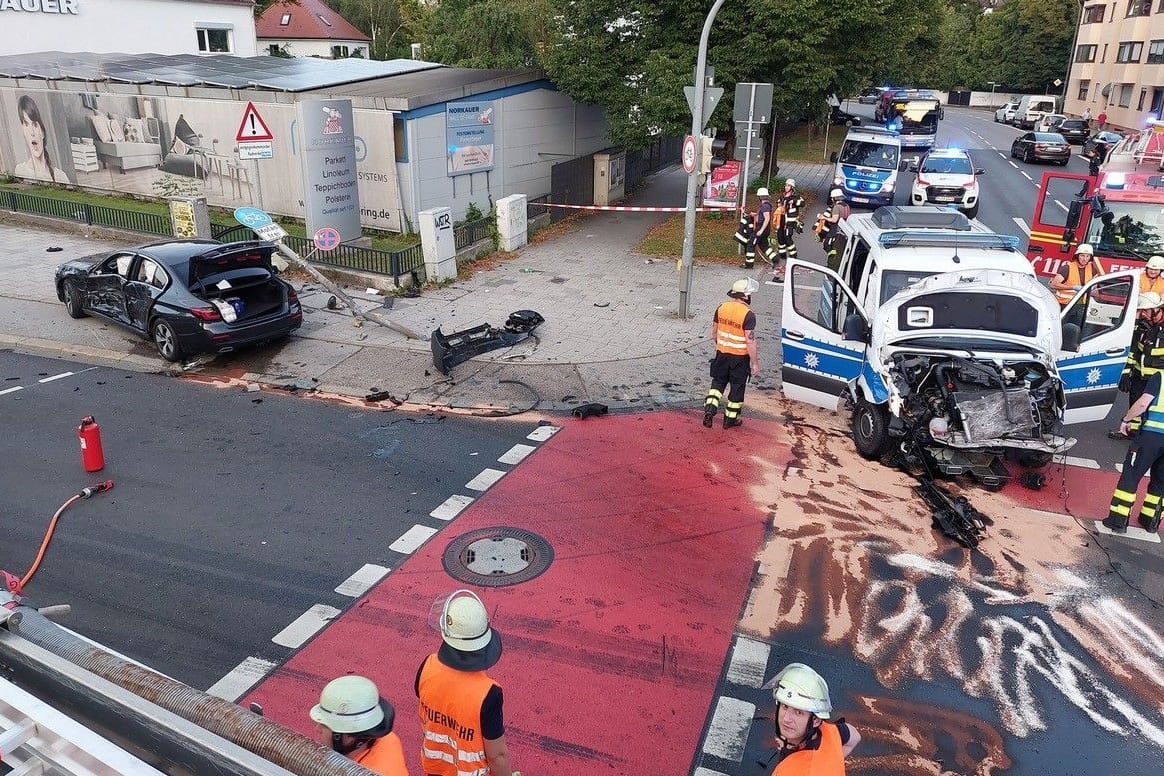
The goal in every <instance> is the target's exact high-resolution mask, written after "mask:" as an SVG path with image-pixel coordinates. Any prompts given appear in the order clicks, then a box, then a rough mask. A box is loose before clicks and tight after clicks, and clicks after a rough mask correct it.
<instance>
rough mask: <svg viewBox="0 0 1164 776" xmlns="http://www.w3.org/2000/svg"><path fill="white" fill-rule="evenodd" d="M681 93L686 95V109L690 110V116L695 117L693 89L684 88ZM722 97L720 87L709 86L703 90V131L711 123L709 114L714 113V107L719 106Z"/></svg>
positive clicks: (689, 87) (691, 87) (721, 88)
mask: <svg viewBox="0 0 1164 776" xmlns="http://www.w3.org/2000/svg"><path fill="white" fill-rule="evenodd" d="M683 93H684V94H685V95H687V107H688V108H691V115H693V116H694V115H695V87H694V86H684V87H683ZM720 97H723V87H722V86H709V87H707V88H706V89H704V90H703V126H702V127H700V129H703V128H705V127H706V126H707V123H708V122H709V121H711V114H712V113H715V106H716V105H719V98H720Z"/></svg>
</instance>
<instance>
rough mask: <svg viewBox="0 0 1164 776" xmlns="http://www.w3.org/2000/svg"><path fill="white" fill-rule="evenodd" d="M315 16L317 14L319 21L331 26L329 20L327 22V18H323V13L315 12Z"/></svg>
mask: <svg viewBox="0 0 1164 776" xmlns="http://www.w3.org/2000/svg"><path fill="white" fill-rule="evenodd" d="M316 16H318V17H319V20H320V21H321V22H323V23H324V24H326V25H327V26H328V27H330V26H331V22H329V21H328V20H327V19H325V18H323V14H318V13H317V14H316Z"/></svg>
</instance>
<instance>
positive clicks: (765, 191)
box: [756, 186, 768, 198]
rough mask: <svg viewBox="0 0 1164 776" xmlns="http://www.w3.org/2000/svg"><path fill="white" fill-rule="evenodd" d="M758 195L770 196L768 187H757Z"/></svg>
mask: <svg viewBox="0 0 1164 776" xmlns="http://www.w3.org/2000/svg"><path fill="white" fill-rule="evenodd" d="M756 196H757V197H761V198H763V197H766V196H768V189H766V188H764V187H763V186H761V187H760V188H758V189H756Z"/></svg>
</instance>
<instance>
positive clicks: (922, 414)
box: [782, 260, 1138, 484]
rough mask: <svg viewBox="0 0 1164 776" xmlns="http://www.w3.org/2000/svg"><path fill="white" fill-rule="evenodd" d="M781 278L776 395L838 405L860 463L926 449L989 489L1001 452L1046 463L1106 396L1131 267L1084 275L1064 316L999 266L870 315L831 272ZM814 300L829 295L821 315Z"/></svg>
mask: <svg viewBox="0 0 1164 776" xmlns="http://www.w3.org/2000/svg"><path fill="white" fill-rule="evenodd" d="M788 272H789V276H788V280H787V281H786V289H785V305H784V309H783V318H782V325H783V327H784V332H783V333H782V348H783V351H784V361H785V364H784V371H783V375H784V392H785V395H787V396H789V397H790V398H796V399H800V400H803V401H809V402H811V403H813V404H816V405H818V406H821V407H827V408H830V409H836V408H837V406H838V398H843V399H844V401H846V402H847V403H848V404H849V405H850V406H851V407H852V417H851V424H852V433H853V440H854V443H855V446H856V448H857V450H858V452H859V453H861V454H862V455H863V456H865V457H867V458H880V457H881V456H882V455H884V454H885V453H887V452H890V451H891V450H892V449H893V448H894V447H899V448H900V449H902V450H903V451H907V452H908V451H921V452H922V453H923V454H924V456H925V458H926V461H927V463H928V464H929V465H932V466H934V467H935V468H936V469H937V470H938V471H941V472H942V473H945V474H948V475H958V474H963V473H969V474H972V475H974V476H976V477H978V478H979V479H980V480H982V481H983V482H984V483H986V484H998V483H999V482H1000V481H1002V480H1004V479H1005V477H1006V476H1007V474H1006V470H1005V468H1004V467H1003V466H1002V460H1001V459H1002V457H1003V455H1004V454H1005V453H1006V451H1008V450H1014V451H1016V452H1017V453H1018V455H1019V457H1020V459H1021V460H1022V461H1023V462H1024V463H1026V464H1027V465H1031V466H1038V465H1042V464H1045V463H1047V462H1049V461H1050V459H1051V456H1053V455H1054V454H1055V453H1061V452H1064V451H1066V450H1068V449H1070V447H1071V446H1072V445H1073V444H1074V442H1075V440H1074V439H1072V438H1070V437H1069V436H1067V435H1066V434H1065V433H1064V432H1063V427H1064V426H1065V425H1069V424H1073V423H1083V422H1090V421H1095V420H1100V419H1102V418H1104V417H1106V416H1107V414H1108V411H1109V410H1110V409H1111V406H1112V403H1113V402H1114V400H1115V395H1116V386H1117V384H1118V382H1119V377H1120V372H1121V370H1122V368H1123V361H1124V357H1125V355H1126V353H1127V347H1128V344H1129V343H1130V341H1131V335H1132V327H1133V325H1134V322H1135V313H1134V310H1133V309H1132V308H1133V306H1134V299H1135V294H1134V293H1133V290H1134V289H1135V287H1136V283H1137V282H1138V280H1137V273H1136V271H1122V272H1115V273H1111V274H1108V275H1104V276H1101V277H1100V278H1097V279H1095V280H1093V281H1092V282H1091V283H1089V284H1088V285H1086V286H1084V287H1083V289H1082V290H1080V291H1079V292H1078V294H1077V295H1076V297H1075V298H1074V299H1073V300H1072V302H1071V303H1070V304H1069V305H1068V306H1067V307H1066V308H1065V309H1064V310H1063V311H1062V312H1061V311H1060V308H1059V304H1058V303H1057V301H1056V299H1055V297H1054V295H1053V294H1052V293H1051V291H1050V290H1049V289H1047V288H1046V287H1045V286H1044V285H1043V284H1042V283H1041V282H1040V281H1039V280H1038V278H1037V277H1035V276H1033V275H1031V274H1026V273H1020V272H1013V271H1007V270H1001V269H990V268H978V269H969V268H968V269H965V270H955V271H950V272H940V273H938V274H931V275H929V276H928V277H923V278H921V279H919V280H917V281H916V282H914V283H911V284H909V285H907V286H905V287H904V288H901V289H900V290H898V291H897V292H896V293H895V294H894V295H893V296H891V297H889V298H888V299H887V300H885V301H883V302H882V303H881V304H879V305H878V306H877V307H876V308H875V309H870V310H863V309H862V308H861V306H860V305H859V304H858V302H857V297H856V295H855V294H854V293H853V292H852V291H851V290H850V289H849V288H847V287H846V286H845V284H844V282H843V281H842V280H841V278H840V277H839V276H837V275H836V274H835V273H832V272H831V271H829V270H828V269H826V268H823V267H819V266H817V265H812V264H809V263H807V262H800V261H797V260H790V261H789V270H788ZM798 285H799V286H800V288H799V289H798V288H797V286H798ZM814 293H815V294H816V295H817V297H818V298H824V297H829V298H831V299H832V300H833V301H832V302H831V303H830V304H828V305H826V306H825V309H826V310H827V311H829V315H828V316H827V317H822V314H821V312H820V308H819V306H818V308H817V309H813V308H812V304H813V301H814V300H813V299H812V297H813V294H814ZM818 304H819V303H818ZM1116 305H1118V308H1119V309H1118V314H1116V315H1113V312H1114V308H1115V306H1116ZM1099 307H1102V309H1103V314H1102V315H1094V314H1092V311H1093V308H1099ZM838 392H839V394H840V397H838Z"/></svg>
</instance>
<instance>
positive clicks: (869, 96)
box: [857, 86, 885, 105]
mask: <svg viewBox="0 0 1164 776" xmlns="http://www.w3.org/2000/svg"><path fill="white" fill-rule="evenodd" d="M883 91H885V89H883V88H881V87H879V86H874V87H873V88H871V89H866V90H865V91H863V92H861V94H860V96H859V97H857V103H858V104H860V105H876V104H877V100H879V99H880V98H881V92H883Z"/></svg>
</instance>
